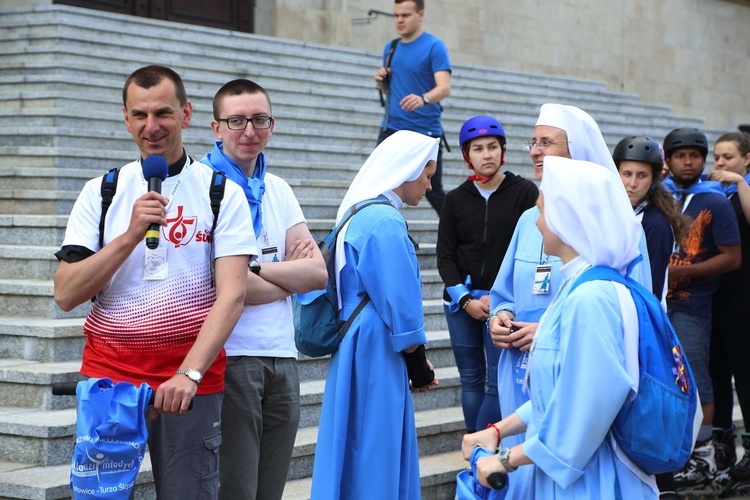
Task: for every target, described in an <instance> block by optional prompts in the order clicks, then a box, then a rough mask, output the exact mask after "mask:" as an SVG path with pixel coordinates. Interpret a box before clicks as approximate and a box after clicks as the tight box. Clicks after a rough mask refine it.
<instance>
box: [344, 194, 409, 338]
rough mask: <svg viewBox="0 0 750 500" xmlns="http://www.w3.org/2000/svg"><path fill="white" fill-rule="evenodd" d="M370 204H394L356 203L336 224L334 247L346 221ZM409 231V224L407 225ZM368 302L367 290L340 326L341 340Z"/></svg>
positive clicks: (377, 203) (383, 202)
mask: <svg viewBox="0 0 750 500" xmlns="http://www.w3.org/2000/svg"><path fill="white" fill-rule="evenodd" d="M370 205H391V206H393V204H392V203H391V202H390V201H386V200H369V201H365V202H362V203H358V204H356V205H354V206H353V207H351V208H350V209H349V213H348V214H347V216H346V218H345V219H344V220H342V221H341V224H339V225H338V226H336V229H335V231H336V232H335V234H334V236H333V247H334V248H336V240H337V239H338V237H339V232H340V231H341V229H343V227H344V226H345V225H346V223H347V222H349V219H351V218H352V217H354V215H355V214H356V213H357V212H359V211H360V210H362V209H363V208H367V207H369V206H370ZM394 208H395V207H394ZM407 232H408V226H407ZM409 239H410V240H412V238H411V236H409ZM412 242H414V240H412ZM336 288H337V289H338V283H337V284H336ZM336 294H337V295H338V290H337V291H336ZM368 302H370V296H369V295H368V294H367V292H365V296H364V297H362V300H361V301H359V304H357V307H356V308H355V309H354V311H353V312H352V313H351V315H349V318H348V319H347V320H346V321H344V323H343V324H342V325H341V327H340V328H339V341H341V340H343V338H344V335H346V332H348V331H349V328H350V327H351V326H352V323H354V320H355V319H356V318H357V316H359V313H361V312H362V309H364V308H365V306H366V305H367V303H368Z"/></svg>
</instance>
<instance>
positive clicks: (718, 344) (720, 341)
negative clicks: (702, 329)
mask: <svg viewBox="0 0 750 500" xmlns="http://www.w3.org/2000/svg"><path fill="white" fill-rule="evenodd" d="M748 304H750V295H749V294H747V293H735V294H730V293H721V290H720V291H719V292H717V294H716V295H715V296H714V303H713V320H712V321H713V324H712V329H711V355H710V358H709V373H710V374H711V380H712V382H713V388H714V408H715V409H714V421H713V424H714V425H715V426H716V427H722V428H724V429H726V428H727V427H729V426H730V425H732V409H733V406H734V396H733V394H732V378H733V377H734V388H735V390H736V391H737V399H738V401H739V404H740V408H741V409H742V418H743V420H744V424H745V429H746V431H747V432H750V427H749V426H750V362H749V361H748V356H750V326H749V325H750V308H749V307H748Z"/></svg>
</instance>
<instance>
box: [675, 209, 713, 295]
mask: <svg viewBox="0 0 750 500" xmlns="http://www.w3.org/2000/svg"><path fill="white" fill-rule="evenodd" d="M711 219H712V215H711V212H710V211H709V210H708V209H705V208H704V209H703V210H701V211H700V212H699V213H698V215H697V217H696V218H695V220H693V223H692V224H691V225H690V232H689V233H688V235H687V236H686V237H685V239H684V240H683V241H682V244H681V245H680V251H679V252H675V253H673V254H672V257H671V258H670V259H669V263H670V264H671V265H673V266H689V265H691V264H696V263H698V262H703V261H704V260H706V259H707V258H708V257H710V256H709V255H708V253H707V252H708V250H707V249H706V248H705V247H704V241H703V238H704V236H705V233H706V226H708V225H709V224H710V223H711ZM691 282H692V280H691V279H690V278H681V279H679V280H670V283H669V290H668V292H667V298H668V299H670V300H689V299H690V297H691V295H692V294H691V290H690V284H691Z"/></svg>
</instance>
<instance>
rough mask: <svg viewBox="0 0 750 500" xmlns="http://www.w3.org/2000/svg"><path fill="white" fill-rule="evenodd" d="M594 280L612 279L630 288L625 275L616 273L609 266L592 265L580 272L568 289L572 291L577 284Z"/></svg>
mask: <svg viewBox="0 0 750 500" xmlns="http://www.w3.org/2000/svg"><path fill="white" fill-rule="evenodd" d="M595 280H604V281H614V282H617V283H621V284H623V285H625V286H626V287H628V288H630V286H631V284H630V283H629V282H628V280H627V279H626V278H625V277H623V276H622V275H621V274H620V273H618V272H617V271H615V270H614V269H612V268H611V267H605V266H594V267H591V268H589V269H586V270H585V271H584V272H583V274H581V275H580V276H579V277H578V278H576V280H575V281H574V282H573V284H572V285H571V286H570V291H571V292H572V291H573V290H575V289H576V288H577V287H578V285H582V284H583V283H586V282H587V281H595Z"/></svg>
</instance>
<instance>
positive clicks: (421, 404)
mask: <svg viewBox="0 0 750 500" xmlns="http://www.w3.org/2000/svg"><path fill="white" fill-rule="evenodd" d="M428 356H429V355H428ZM435 376H436V377H437V378H438V380H439V381H440V385H438V386H436V387H434V388H432V389H430V390H429V391H427V392H422V393H415V394H413V399H414V410H415V411H423V410H435V409H437V408H449V407H453V406H459V405H460V404H461V383H460V381H459V379H458V369H457V368H456V367H455V365H454V366H446V367H443V368H435ZM324 388H325V380H310V381H303V382H300V424H299V426H300V428H304V427H315V426H317V425H318V423H319V419H320V407H321V405H322V403H323V390H324Z"/></svg>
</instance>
